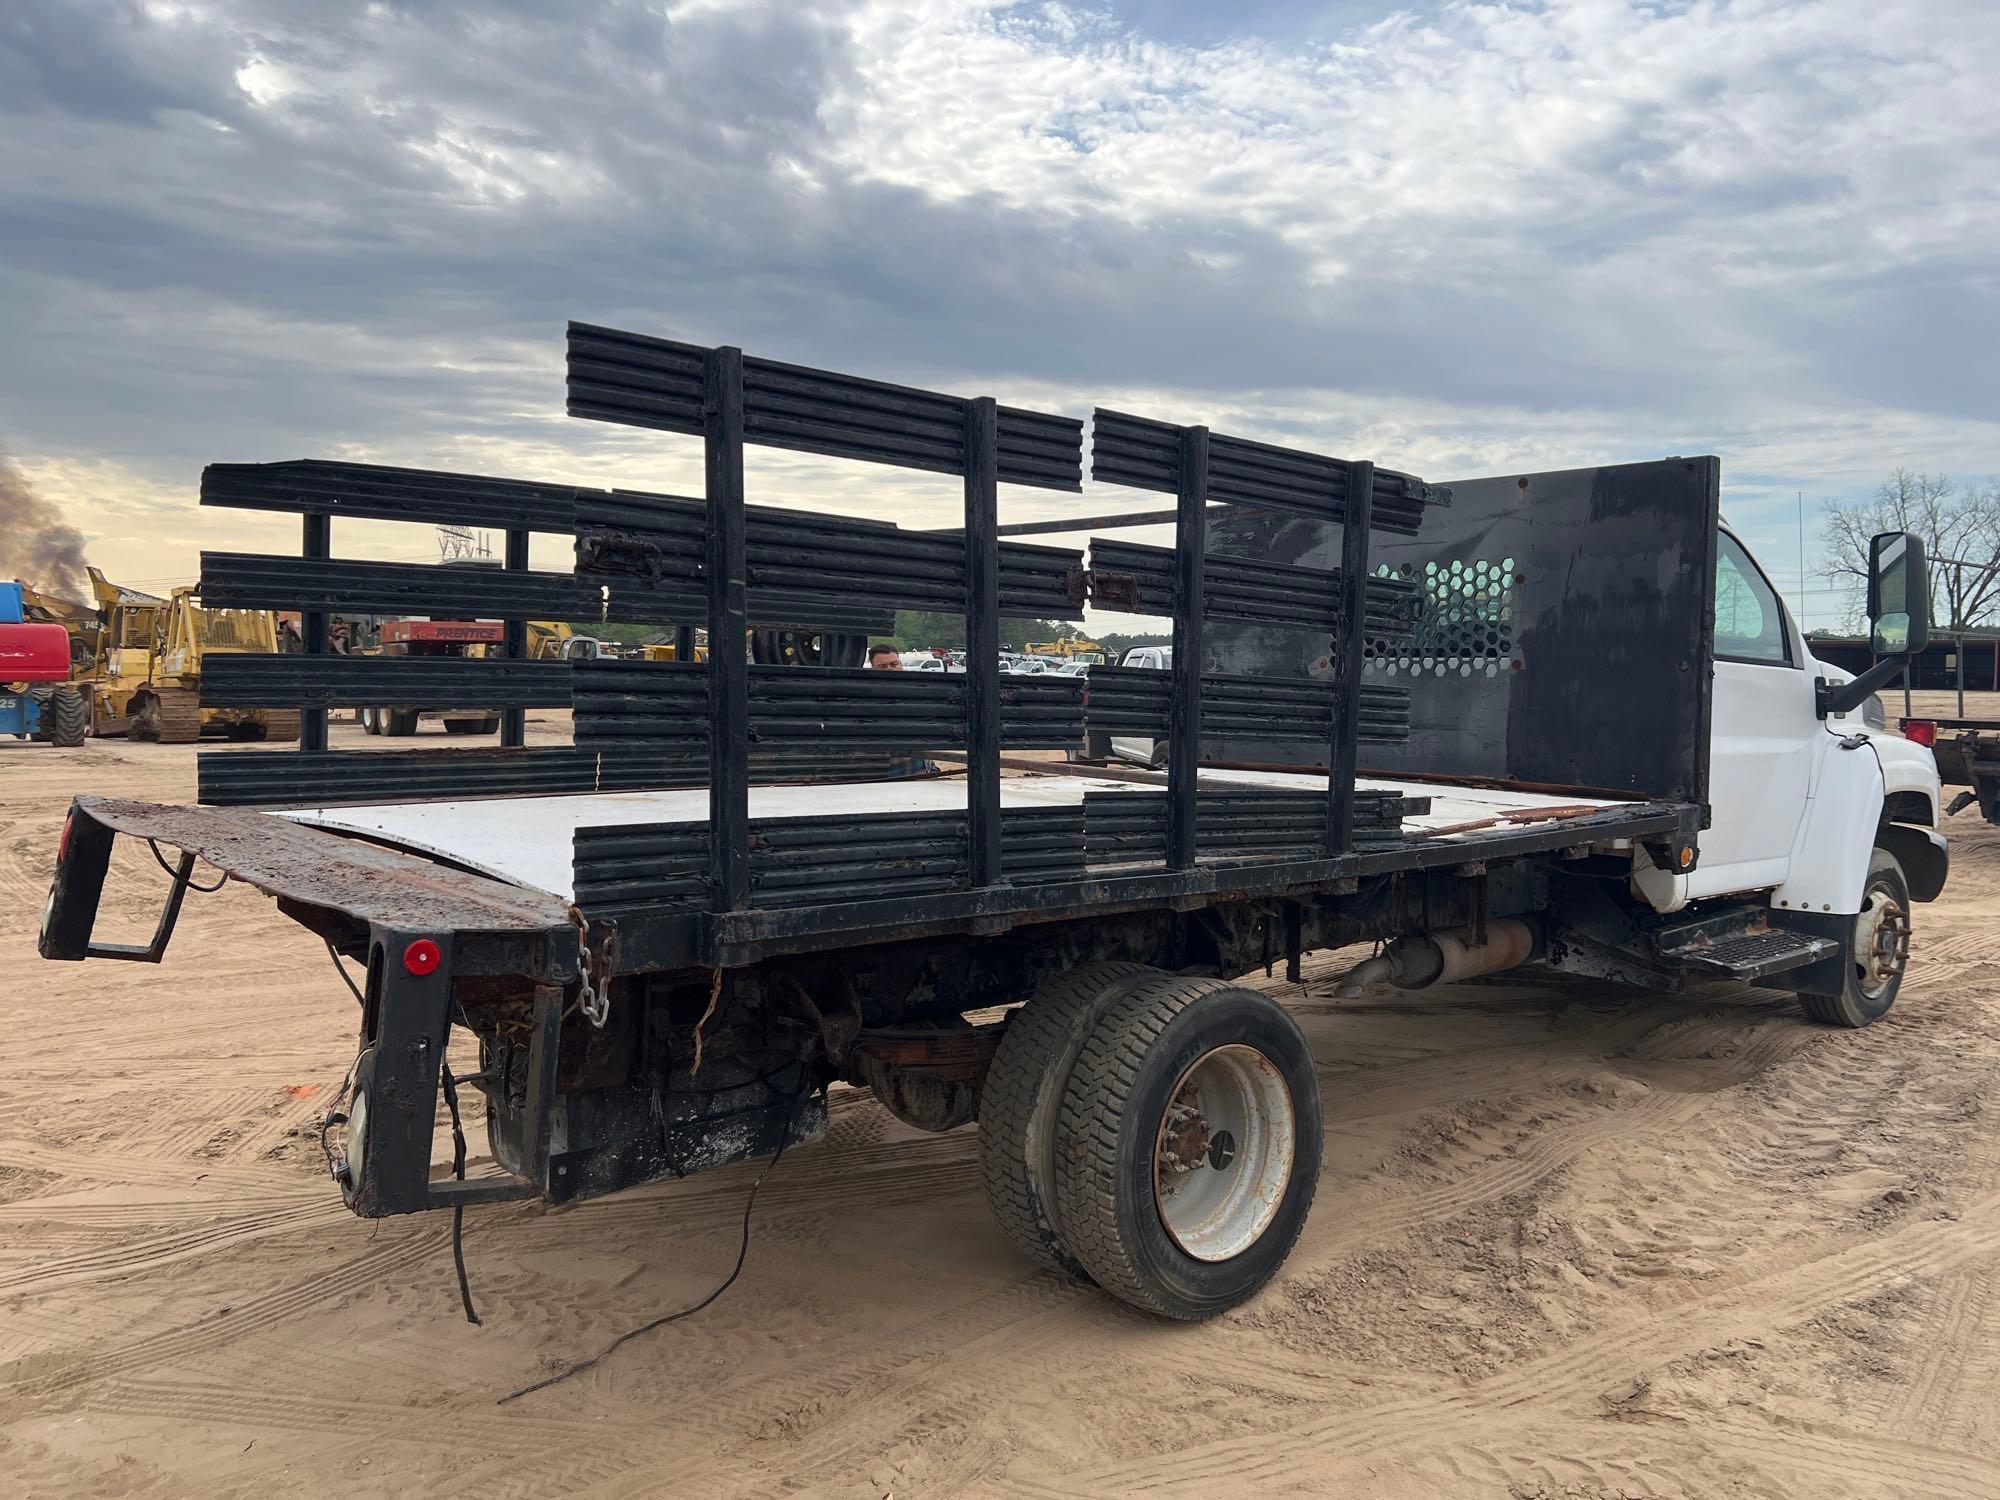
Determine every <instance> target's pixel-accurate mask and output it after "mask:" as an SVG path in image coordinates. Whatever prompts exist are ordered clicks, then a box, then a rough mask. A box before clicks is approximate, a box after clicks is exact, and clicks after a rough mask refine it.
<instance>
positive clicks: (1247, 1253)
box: [1055, 978, 1321, 1321]
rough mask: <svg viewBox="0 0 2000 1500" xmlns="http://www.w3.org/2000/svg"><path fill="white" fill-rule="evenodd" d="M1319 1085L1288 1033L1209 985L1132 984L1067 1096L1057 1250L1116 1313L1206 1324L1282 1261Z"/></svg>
mask: <svg viewBox="0 0 2000 1500" xmlns="http://www.w3.org/2000/svg"><path fill="white" fill-rule="evenodd" d="M1320 1141H1321V1125H1320V1100H1319V1073H1318V1070H1317V1068H1316V1066H1315V1065H1314V1062H1313V1057H1312V1051H1311V1049H1310V1048H1309V1047H1308V1046H1307V1045H1306V1040H1305V1037H1304V1035H1303V1034H1302V1033H1301V1032H1300V1031H1299V1028H1298V1023H1297V1022H1295V1021H1294V1020H1293V1019H1292V1018H1291V1017H1290V1016H1289V1015H1287V1014H1286V1013H1285V1011H1284V1010H1283V1008H1281V1007H1280V1006H1279V1005H1278V1004H1277V1003H1276V1002H1275V1001H1273V1000H1272V999H1271V998H1270V997H1269V996H1268V995H1263V994H1260V993H1258V992H1257V991H1255V990H1250V989H1245V988H1243V987H1242V986H1240V985H1235V984H1230V983H1226V982H1224V981H1221V980H1208V979H1176V978H1168V979H1162V980H1158V981H1155V982H1152V983H1147V984H1141V985H1139V986H1137V987H1136V988H1134V989H1133V990H1132V991H1131V992H1130V993H1129V994H1127V995H1126V996H1124V998H1122V999H1121V1000H1119V1001H1118V1002H1117V1003H1116V1004H1114V1005H1113V1006H1112V1007H1111V1008H1110V1009H1109V1010H1108V1011H1106V1012H1105V1014H1104V1016H1103V1018H1102V1019H1101V1020H1100V1021H1099V1022H1098V1024H1097V1028H1096V1030H1095V1031H1093V1032H1092V1034H1091V1037H1090V1040H1089V1041H1088V1042H1087V1043H1085V1045H1084V1049H1083V1053H1082V1055H1081V1056H1080V1057H1079V1058H1078V1059H1077V1064H1076V1068H1075V1070H1074V1071H1073V1072H1072V1073H1071V1074H1070V1079H1069V1084H1068V1086H1067V1087H1066V1088H1065V1089H1064V1091H1063V1105H1062V1115H1061V1118H1060V1120H1059V1122H1058V1125H1057V1134H1056V1157H1055V1160H1056V1188H1057V1195H1056V1203H1057V1212H1058V1218H1059V1221H1060V1223H1061V1225H1062V1233H1063V1242H1064V1244H1065V1246H1066V1247H1067V1248H1068V1250H1069V1251H1070V1253H1071V1254H1073V1255H1074V1256H1075V1257H1076V1258H1077V1260H1078V1261H1079V1262H1080V1263H1081V1264H1082V1265H1083V1267H1084V1269H1085V1270H1087V1271H1088V1272H1089V1273H1090V1275H1091V1277H1092V1279H1093V1280H1095V1281H1096V1282H1097V1284H1098V1285H1099V1286H1101V1287H1103V1288H1104V1289H1105V1290H1106V1291H1107V1292H1110V1293H1111V1294H1112V1295H1113V1296H1114V1297H1117V1298H1118V1299H1119V1300H1120V1301H1122V1302H1126V1303H1129V1304H1130V1305H1132V1306H1133V1307H1136V1308H1140V1309H1141V1310H1143V1311H1146V1312H1150V1313H1155V1314H1158V1315H1159V1316H1162V1317H1168V1318H1178V1319H1183V1320H1189V1321H1192V1320H1195V1319H1199V1318H1211V1317H1214V1316H1215V1315H1216V1314H1217V1313H1221V1312H1225V1311H1227V1310H1228V1309H1229V1308H1232V1307H1234V1306H1236V1305H1237V1304H1238V1303H1240V1302H1243V1301H1244V1300H1246V1299H1247V1298H1249V1297H1251V1296H1252V1295H1254V1294H1255V1293H1256V1292H1257V1290H1258V1289H1259V1288H1261V1287H1262V1286H1263V1285H1264V1284H1265V1283H1266V1282H1267V1281H1269V1280H1270V1279H1271V1277H1272V1276H1274V1275H1276V1274H1277V1270H1278V1267H1279V1266H1280V1265H1282V1264H1283V1263H1284V1260H1285V1257H1286V1256H1287V1255H1289V1254H1290V1253H1291V1249H1292V1246H1293V1245H1294V1244H1295V1243H1296V1242H1297V1240H1298V1237H1299V1232H1300V1231H1301V1230H1302V1229H1303V1228H1304V1227H1305V1221H1306V1215H1307V1213H1308V1212H1309V1211H1310V1210H1311V1208H1312V1200H1313V1194H1314V1192H1315V1191H1316V1190H1317V1189H1318V1186H1319V1165H1320Z"/></svg>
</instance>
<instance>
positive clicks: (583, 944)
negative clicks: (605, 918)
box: [569, 906, 611, 1031]
mask: <svg viewBox="0 0 2000 1500" xmlns="http://www.w3.org/2000/svg"><path fill="white" fill-rule="evenodd" d="M569 914H570V918H571V920H573V921H574V922H575V923H576V973H577V982H578V989H577V997H576V1008H577V1009H578V1010H579V1011H580V1012H581V1013H582V1015H583V1018H584V1020H586V1021H588V1022H590V1024H591V1025H592V1026H593V1027H594V1028H596V1029H597V1030H599V1031H602V1030H603V1029H604V1023H605V1022H606V1021H608V1020H610V1019H611V987H610V986H609V985H605V986H604V987H603V988H601V989H600V988H599V987H598V986H597V984H596V983H594V982H593V981H592V979H591V976H590V924H589V923H588V922H587V921H585V919H584V915H583V912H582V911H581V910H579V909H578V908H577V907H574V906H572V907H571V908H570V909H569Z"/></svg>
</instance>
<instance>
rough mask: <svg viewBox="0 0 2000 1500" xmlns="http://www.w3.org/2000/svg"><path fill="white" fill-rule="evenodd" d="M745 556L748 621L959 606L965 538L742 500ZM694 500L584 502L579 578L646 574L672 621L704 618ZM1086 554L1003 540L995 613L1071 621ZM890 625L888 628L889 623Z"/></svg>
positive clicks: (1080, 599)
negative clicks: (674, 615) (671, 613)
mask: <svg viewBox="0 0 2000 1500" xmlns="http://www.w3.org/2000/svg"><path fill="white" fill-rule="evenodd" d="M744 515H745V539H744V556H745V565H746V567H747V568H748V569H749V573H748V577H747V582H748V585H749V589H750V613H751V616H752V620H753V622H754V623H758V624H769V623H778V622H781V621H782V622H786V623H794V624H807V623H814V622H816V621H817V620H818V619H819V618H820V617H821V616H822V615H827V614H828V613H829V612H831V611H838V612H840V614H841V616H842V617H846V616H851V615H853V614H854V613H855V611H857V610H875V611H893V610H897V609H922V610H934V611H944V612H952V613H958V612H962V611H963V610H964V608H965V555H964V546H965V544H964V541H963V540H962V538H961V537H959V536H958V535H957V534H955V533H947V534H940V533H937V532H924V531H905V530H903V529H902V528H900V527H897V526H892V525H888V524H886V523H884V522H879V521H865V520H856V519H853V518H851V517H846V516H823V515H809V514H807V513H805V512H801V511H790V510H774V509H772V508H770V507H768V506H746V507H745V508H744ZM706 524H707V522H706V519H705V515H704V512H703V510H702V506H701V502H699V501H696V500H684V499H679V498H676V497H667V496H651V495H644V496H641V495H629V494H614V495H608V496H601V497H600V496H592V497H589V498H586V499H583V500H580V501H579V502H578V504H577V517H576V569H577V572H578V574H579V575H581V576H586V577H597V578H605V579H610V580H614V582H613V589H614V591H616V590H617V589H618V587H619V585H618V584H617V583H616V582H615V580H618V579H623V578H630V579H642V580H644V581H645V582H646V583H647V584H648V585H649V586H650V587H652V588H653V589H655V590H658V591H660V592H661V593H662V594H664V595H665V596H667V599H668V603H666V604H665V605H663V606H662V608H664V609H666V610H668V611H675V610H678V611H680V612H681V613H680V615H679V616H677V617H678V618H692V617H693V616H694V615H698V614H699V613H700V601H702V600H703V599H704V598H705V595H704V593H703V588H704V584H703V575H702V535H703V530H704V527H705V526H706ZM1085 589H1086V579H1085V574H1084V570H1083V553H1082V551H1081V550H1080V549H1077V548H1072V547H1047V546H1037V545H1031V544H1028V543H1021V542H1003V543H1001V544H1000V609H1001V613H1002V614H1003V615H1006V616H1008V617H1010V618H1027V619H1047V618H1050V617H1054V618H1058V619H1061V618H1070V617H1073V616H1075V615H1077V614H1078V613H1079V612H1080V611H1081V610H1082V608H1083V603H1084V598H1085ZM884 628H886V626H885V627H884Z"/></svg>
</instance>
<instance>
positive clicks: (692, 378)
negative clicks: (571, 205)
mask: <svg viewBox="0 0 2000 1500" xmlns="http://www.w3.org/2000/svg"><path fill="white" fill-rule="evenodd" d="M568 345H569V362H568V363H569V368H568V396H569V401H568V406H569V414H570V415H571V416H573V417H587V418H591V419H594V420H597V421H603V422H622V423H624V424H626V425H627V426H632V427H651V428H656V429H658V430H661V431H665V432H683V433H690V434H698V433H702V432H703V431H704V430H705V429H704V425H703V412H704V402H705V400H706V397H705V394H704V389H703V380H702V375H703V369H704V363H705V361H706V359H707V357H708V355H709V354H710V352H711V351H709V350H707V349H704V348H702V347H700V346H699V345H695V344H683V343H679V342H677V341H675V340H673V339H662V338H652V337H648V336H646V335H643V334H636V333H626V332H622V331H620V330H618V329H614V328H602V327H598V326H595V325H593V324H589V323H571V324H570V325H569V335H568ZM742 369H743V380H742V391H743V438H744V441H746V442H751V443H756V444H759V445H761V446H764V447H770V448H789V449H793V450H796V451H800V452H805V453H819V454H825V455H827V456H829V457H833V458H856V459H863V460H866V461H868V462H870V463H880V464H891V465H895V466H897V467H899V468H906V469H924V470H929V471H930V472H932V473H938V474H964V473H965V472H966V471H967V467H968V455H967V449H966V436H965V412H966V407H967V405H968V402H967V400H966V399H965V398H962V397H958V396H947V395H941V394H939V393H937V392H935V391H924V390H916V389H913V388H911V387H909V386H900V385H889V384H887V383H885V382H882V381H879V380H863V379H861V378H860V377H858V376H854V375H844V374H840V373H837V372H835V371H832V370H814V369H807V368H804V367H803V366H799V365H789V364H781V363H779V362H778V361H776V360H770V359H758V358H754V357H748V358H744V359H743V360H742ZM995 417H996V422H995V442H996V453H995V458H996V461H997V463H996V467H997V478H998V479H999V480H1000V481H1002V482H1005V483H1007V484H1026V485H1034V486H1036V487H1037V488H1040V489H1053V490H1081V489H1082V488H1083V423H1082V422H1080V421H1078V420H1076V419H1075V418H1072V417H1061V416H1055V415H1052V414H1048V413H1043V412H1032V411H1022V410H1020V409H1018V408H1015V407H1011V406H999V407H996V409H995ZM711 498H712V497H711Z"/></svg>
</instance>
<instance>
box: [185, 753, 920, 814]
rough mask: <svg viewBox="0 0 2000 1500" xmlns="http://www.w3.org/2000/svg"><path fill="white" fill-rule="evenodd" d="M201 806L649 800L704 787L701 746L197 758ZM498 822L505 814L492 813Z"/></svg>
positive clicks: (848, 762) (780, 773) (765, 773)
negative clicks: (576, 796)
mask: <svg viewBox="0 0 2000 1500" xmlns="http://www.w3.org/2000/svg"><path fill="white" fill-rule="evenodd" d="M897 759H898V757H894V756H890V755H887V754H883V753H880V752H874V753H871V752H869V751H868V750H866V749H865V748H863V749H858V750H850V749H846V748H842V747H836V748H825V747H821V748H819V749H814V748H813V747H810V746H798V747H787V749H786V751H785V752H784V753H782V754H774V753H769V752H764V751H759V752H757V753H755V754H753V755H752V756H751V757H750V758H749V761H748V764H747V766H746V776H747V780H748V782H749V783H752V784H757V785H764V784H773V785H775V784H783V783H801V782H820V781H874V780H880V779H881V778H883V777H885V776H888V775H890V774H892V772H893V771H894V768H895V763H896V760H897ZM195 767H196V773H195V774H196V784H197V797H198V799H199V800H200V801H201V802H202V803H204V804H206V805H208V806H211V807H321V806H329V807H330V806H336V805H346V806H352V805H354V804H356V803H363V802H425V801H460V800H463V799H466V798H475V797H477V798H484V797H495V798H514V797H545V796H558V795H561V794H563V793H568V792H645V791H661V790H669V789H673V788H686V787H699V786H706V785H707V784H708V755H707V751H706V747H705V746H701V747H698V748H697V749H696V750H695V751H694V752H691V753H684V754H681V755H674V754H670V753H665V752H663V750H662V749H661V748H660V747H657V746H638V745H607V746H600V747H586V746H576V747H571V746H568V745H532V746H529V747H527V748H525V749H492V748H481V749H475V750H457V749H453V750H400V751H396V750H320V751H314V752H307V751H299V752H295V753H294V752H285V751H240V750H206V751H203V752H201V753H200V754H199V755H197V756H196V757H195ZM494 816H495V817H500V818H504V817H505V816H506V812H505V809H504V806H499V807H496V808H495V811H494Z"/></svg>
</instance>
